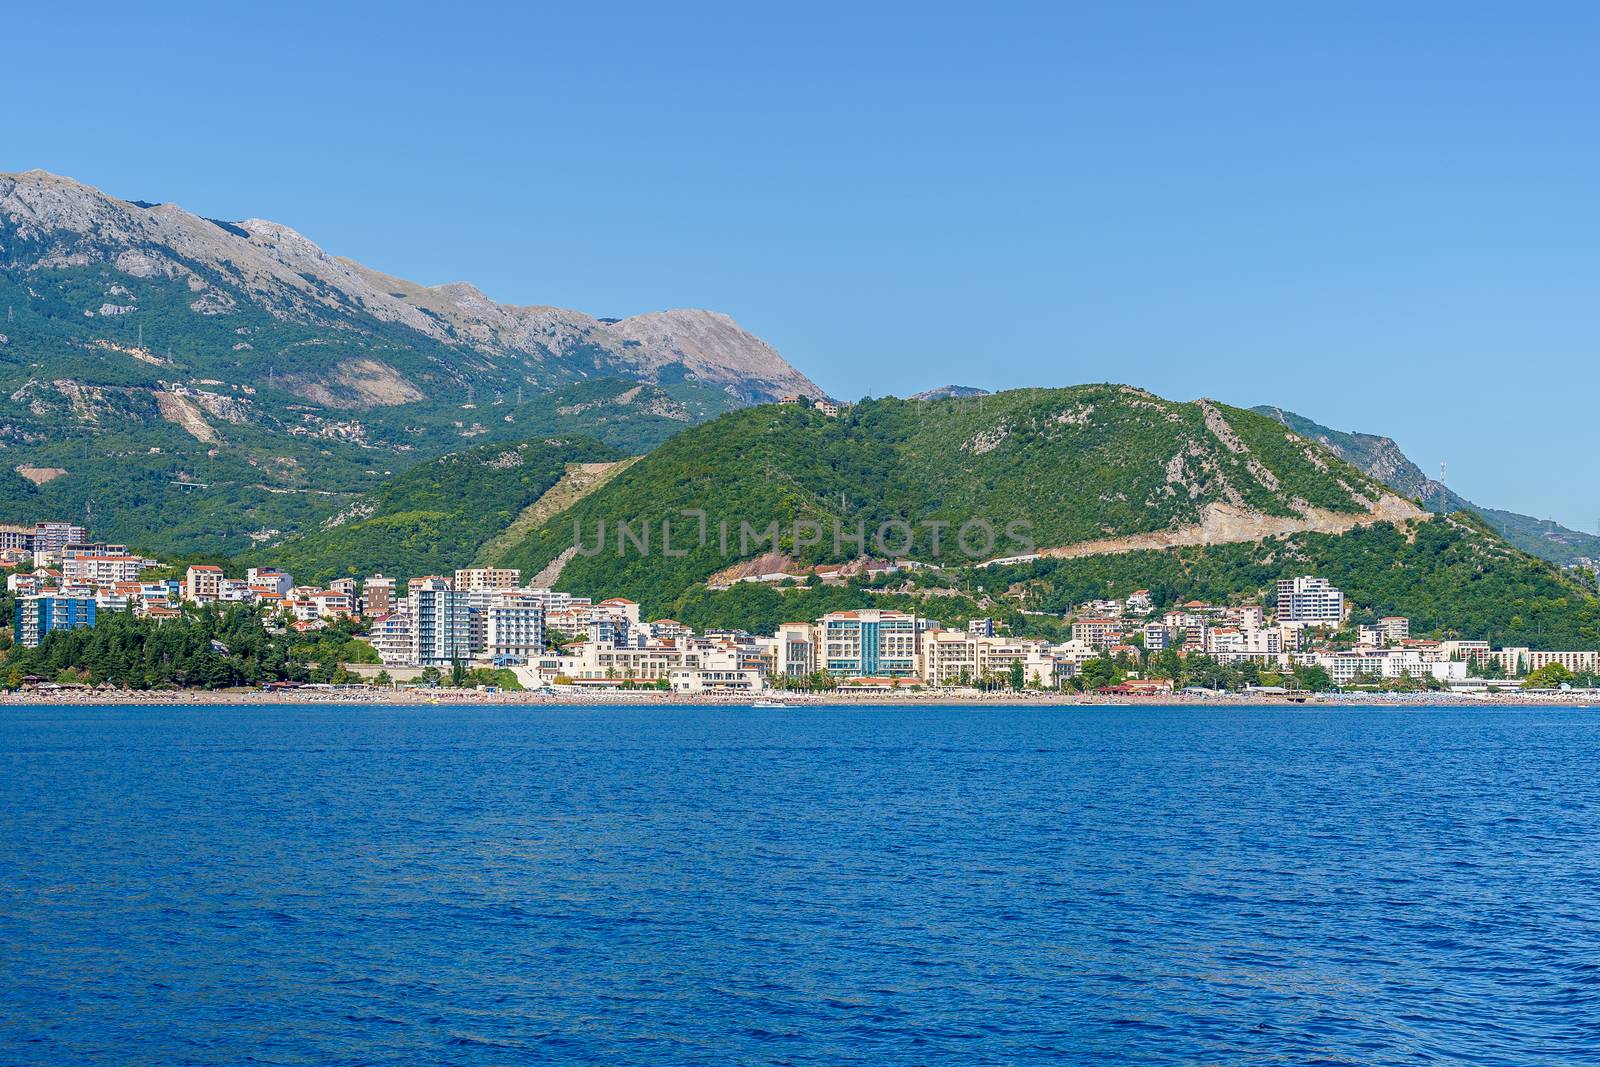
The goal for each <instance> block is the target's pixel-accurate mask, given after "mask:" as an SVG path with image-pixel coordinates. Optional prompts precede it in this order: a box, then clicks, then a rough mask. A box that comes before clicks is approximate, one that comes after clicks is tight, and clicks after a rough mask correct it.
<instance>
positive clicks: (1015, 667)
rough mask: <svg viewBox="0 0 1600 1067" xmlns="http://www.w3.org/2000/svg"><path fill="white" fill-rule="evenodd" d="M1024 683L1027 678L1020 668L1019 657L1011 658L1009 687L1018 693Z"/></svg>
mask: <svg viewBox="0 0 1600 1067" xmlns="http://www.w3.org/2000/svg"><path fill="white" fill-rule="evenodd" d="M1026 683H1027V679H1026V678H1025V677H1024V672H1023V668H1022V661H1021V660H1020V659H1014V660H1012V661H1011V688H1012V689H1013V690H1015V691H1016V692H1018V693H1020V692H1022V687H1023V686H1024V685H1025V684H1026Z"/></svg>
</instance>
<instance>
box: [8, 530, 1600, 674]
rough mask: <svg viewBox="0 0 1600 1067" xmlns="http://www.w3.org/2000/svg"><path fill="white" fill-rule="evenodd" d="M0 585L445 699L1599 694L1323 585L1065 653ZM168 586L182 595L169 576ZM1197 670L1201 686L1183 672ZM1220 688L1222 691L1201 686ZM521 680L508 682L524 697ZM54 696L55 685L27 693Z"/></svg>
mask: <svg viewBox="0 0 1600 1067" xmlns="http://www.w3.org/2000/svg"><path fill="white" fill-rule="evenodd" d="M0 568H3V569H4V573H5V575H6V578H5V588H6V592H7V594H8V596H9V597H10V598H12V599H13V600H14V601H15V608H14V611H13V616H12V627H11V629H12V636H13V640H14V642H15V644H16V645H17V646H20V647H21V648H24V649H27V648H36V647H38V646H39V645H40V644H41V643H42V642H44V641H46V640H47V639H48V637H49V636H50V635H51V634H52V633H56V632H59V631H71V630H78V629H84V628H90V627H93V626H95V624H96V622H97V620H99V619H103V618H104V617H105V616H106V615H107V614H109V613H116V612H128V613H131V615H133V616H134V617H137V618H142V619H146V620H151V621H153V622H157V623H159V622H162V621H166V620H174V619H179V618H182V617H183V616H184V613H185V612H189V611H194V610H196V609H202V608H204V607H205V606H207V605H216V606H219V607H226V606H228V605H248V606H251V607H252V608H253V609H254V610H256V611H257V612H258V613H259V615H260V617H261V618H262V619H263V620H264V621H265V622H266V624H267V625H268V626H269V628H273V629H276V630H278V631H279V632H283V633H288V634H291V635H313V634H315V633H316V632H318V631H321V630H323V629H325V628H330V627H334V628H341V632H342V633H347V634H351V635H357V637H356V639H357V640H358V641H359V642H361V643H362V644H364V645H366V646H368V649H366V650H364V651H368V654H367V655H364V656H363V657H361V659H364V660H366V661H367V662H352V663H349V664H344V665H341V666H342V667H343V668H344V670H343V671H342V673H341V678H342V679H343V680H344V682H345V684H357V685H363V684H372V683H374V682H376V683H379V684H385V685H424V686H431V685H437V684H439V683H440V682H441V681H442V680H443V679H445V678H446V675H447V672H455V673H456V676H457V677H458V678H459V677H461V673H460V672H462V670H463V669H464V668H470V669H475V670H488V671H494V672H497V675H496V676H497V677H499V678H501V679H504V680H505V681H506V682H507V683H508V684H510V679H515V683H514V684H515V686H516V687H520V688H524V689H537V690H545V691H550V690H556V691H560V690H566V691H581V690H589V691H603V690H619V689H629V690H632V689H651V690H658V691H668V692H672V693H678V694H685V695H690V696H696V695H758V694H763V693H768V692H771V691H775V690H830V691H838V692H853V693H862V694H870V693H895V692H905V691H956V690H967V691H978V692H983V691H1011V692H1016V691H1030V692H1050V691H1060V690H1071V691H1075V692H1084V691H1091V692H1099V693H1104V694H1111V695H1121V696H1159V695H1162V694H1170V693H1172V692H1173V691H1174V690H1175V689H1176V688H1181V687H1182V686H1181V685H1180V680H1181V679H1185V678H1187V679H1188V681H1189V682H1190V688H1200V689H1211V690H1215V689H1221V688H1242V689H1248V690H1251V691H1255V692H1262V693H1274V692H1280V693H1286V694H1287V693H1292V692H1295V691H1298V690H1302V689H1312V690H1323V689H1335V688H1337V689H1351V688H1363V687H1365V688H1383V689H1414V690H1420V689H1426V690H1432V691H1448V692H1452V693H1480V694H1481V693H1485V692H1491V691H1500V690H1505V689H1517V688H1536V687H1548V688H1552V689H1553V688H1558V687H1560V686H1570V685H1571V684H1572V683H1574V682H1577V683H1579V684H1582V682H1584V681H1588V680H1592V679H1593V678H1594V676H1595V675H1597V674H1600V652H1597V651H1595V650H1546V649H1534V648H1528V647H1510V648H1496V647H1492V646H1491V644H1490V642H1488V641H1483V640H1465V639H1459V638H1456V639H1439V638H1432V637H1420V636H1413V635H1412V633H1411V626H1410V620H1408V619H1406V618H1404V617H1397V616H1391V617H1384V618H1379V619H1377V620H1376V621H1375V622H1368V623H1360V624H1352V616H1353V614H1354V612H1353V606H1352V605H1351V604H1350V603H1349V601H1348V600H1347V598H1346V597H1345V595H1344V593H1343V592H1342V591H1341V590H1340V589H1338V588H1336V587H1335V586H1334V585H1333V584H1332V583H1331V582H1329V581H1328V580H1326V579H1324V578H1321V577H1317V576H1314V575H1300V576H1295V577H1292V578H1285V579H1283V580H1281V581H1279V582H1278V583H1277V586H1276V589H1275V595H1274V596H1272V597H1271V598H1270V599H1271V601H1272V602H1271V604H1270V605H1268V604H1261V603H1237V604H1214V603H1205V602H1202V601H1198V600H1192V601H1188V602H1183V603H1174V604H1167V605H1158V604H1157V603H1156V602H1155V600H1154V599H1153V598H1152V597H1151V594H1150V593H1149V591H1147V590H1137V591H1134V592H1133V593H1131V594H1130V595H1128V596H1127V597H1125V598H1121V599H1101V600H1094V601H1091V602H1088V603H1084V604H1081V605H1079V606H1078V607H1077V608H1076V609H1075V610H1073V611H1071V612H1069V613H1068V614H1067V615H1066V616H1065V617H1064V618H1063V619H1061V620H1059V621H1060V623H1061V626H1062V629H1063V632H1064V633H1070V636H1068V637H1067V638H1066V639H1065V640H1054V641H1052V640H1050V639H1047V638H1042V637H1037V636H1023V635H1017V634H1011V633H1008V632H1006V627H1005V626H1004V624H1003V623H1000V622H998V621H997V620H994V619H983V618H978V619H969V620H967V621H966V622H965V623H964V624H963V625H960V626H945V625H942V624H941V622H940V621H939V620H937V619H933V618H926V617H922V616H920V615H917V614H915V613H911V612H906V611H897V610H889V609H870V608H864V609H857V610H847V611H836V612H831V613H828V614H824V615H822V616H821V617H820V618H816V619H805V620H798V621H794V622H787V623H783V624H782V625H780V626H778V627H777V629H776V631H775V632H773V633H767V634H758V633H750V632H746V631H744V630H737V629H723V630H712V631H709V632H705V633H695V632H694V631H693V630H692V629H691V628H690V627H688V626H686V625H683V624H682V623H679V622H677V621H675V620H672V619H649V618H644V617H642V615H641V612H640V605H639V604H637V603H636V602H634V601H632V600H628V599H625V598H621V597H611V598H605V599H594V598H591V597H584V596H574V595H572V594H570V593H567V592H563V591H560V590H555V589H544V588H535V587H531V586H529V585H525V584H524V583H523V581H522V575H521V574H520V573H519V572H518V571H517V570H514V569H503V568H494V567H469V568H464V569H460V570H456V571H455V572H454V573H452V574H447V575H421V576H411V577H406V578H403V579H401V578H396V577H392V576H386V575H382V574H372V575H369V576H366V577H362V578H355V577H349V578H341V579H338V580H335V581H332V582H330V583H328V584H327V585H326V586H325V587H323V586H317V587H309V586H305V585H301V584H299V583H297V582H296V580H295V579H294V577H293V576H292V575H291V574H289V573H287V572H285V571H283V570H279V569H275V568H272V567H265V566H262V567H249V568H246V569H244V570H243V571H242V573H239V574H228V573H226V572H225V570H224V568H223V567H221V566H218V565H215V564H192V565H188V566H187V567H185V568H183V570H182V571H181V572H176V571H175V570H174V568H172V567H164V566H163V564H162V563H161V561H158V560H154V559H150V558H147V557H143V556H141V555H139V554H138V553H136V552H133V551H131V550H130V549H129V548H128V547H127V546H125V545H119V544H108V543H105V542H97V541H94V540H93V539H92V538H91V537H90V535H89V532H88V531H87V530H86V529H84V528H83V527H82V526H78V525H75V524H72V523H67V522H44V523H37V524H35V525H32V526H25V525H0ZM162 570H165V571H172V572H174V573H172V574H170V575H169V576H164V577H163V576H154V577H152V575H159V572H161V571H162ZM1185 668H1187V669H1185ZM1203 668H1210V669H1211V670H1210V671H1209V672H1208V671H1207V670H1206V669H1203ZM506 672H509V677H508V676H507V674H506ZM32 681H34V682H38V683H43V684H50V680H49V679H39V678H35V679H32Z"/></svg>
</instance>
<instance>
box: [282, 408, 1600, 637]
mask: <svg viewBox="0 0 1600 1067" xmlns="http://www.w3.org/2000/svg"><path fill="white" fill-rule="evenodd" d="M616 455H617V454H616V453H607V452H606V451H605V450H604V446H599V445H595V444H592V443H585V442H580V441H573V440H560V439H553V440H535V441H529V442H526V443H524V444H522V445H520V446H515V448H513V447H512V446H506V445H495V446H481V447H478V448H474V449H471V450H469V451H467V452H465V453H461V454H459V455H457V456H450V457H445V458H443V459H439V460H436V461H433V462H432V463H429V464H425V465H423V466H419V467H417V468H414V469H413V470H412V471H410V472H408V473H407V474H405V475H402V476H400V477H399V478H398V479H396V480H395V481H393V482H391V483H390V484H388V485H386V486H384V487H383V488H382V489H380V490H378V491H377V492H376V493H372V494H368V495H367V496H365V497H363V498H361V499H360V500H359V501H358V502H357V503H356V504H354V505H351V506H349V507H348V508H347V509H346V511H345V513H344V514H342V515H341V516H339V517H338V518H336V519H335V520H333V521H330V522H329V523H328V524H327V525H326V528H325V529H322V530H318V531H314V532H311V533H307V534H305V535H302V536H300V537H297V538H291V539H289V540H288V541H285V542H284V543H283V544H281V545H277V546H273V547H271V548H267V549H262V550H260V551H259V552H258V553H257V554H256V558H257V559H258V560H259V561H263V562H265V561H277V562H282V563H285V564H286V565H288V566H289V567H290V568H291V570H293V571H294V573H296V574H297V575H301V576H303V577H308V578H314V579H316V580H319V581H320V580H323V579H324V578H326V577H331V576H333V575H334V574H346V573H365V572H366V571H368V570H371V569H374V568H378V569H382V570H384V571H385V572H387V573H393V574H398V575H402V576H409V575H414V574H420V573H426V572H432V571H447V570H450V569H452V568H454V567H458V566H464V565H467V564H468V563H478V564H484V563H496V564H501V565H506V566H515V567H519V568H521V569H522V571H523V573H524V577H525V579H531V580H533V581H535V582H536V583H537V584H557V585H559V587H560V588H563V589H568V590H571V591H573V592H576V593H580V594H588V595H593V596H616V595H621V596H627V597H630V598H632V599H635V600H638V601H639V602H640V603H641V605H642V607H643V610H644V611H645V613H646V614H647V615H648V616H651V617H657V618H659V617H664V616H670V617H672V618H676V619H679V620H681V621H683V622H686V623H688V624H689V625H691V626H694V627H696V628H698V629H702V630H704V629H711V628H717V627H741V628H749V629H754V630H757V631H762V632H770V631H771V630H772V629H773V628H774V627H775V626H776V625H777V624H778V623H781V622H785V621H790V620H794V619H809V618H815V617H817V616H818V615H820V614H822V613H823V612H827V611H836V610H846V609H851V608H864V607H887V608H899V609H904V610H912V611H916V612H919V613H921V614H923V615H925V616H927V617H930V618H935V619H939V620H941V621H942V622H944V623H945V624H947V625H962V624H964V623H965V622H966V621H967V620H968V619H972V618H975V617H991V618H994V619H996V620H999V621H1002V622H1004V623H1005V624H1006V625H1007V626H1008V627H1009V628H1010V629H1011V630H1012V631H1013V632H1017V633H1036V634H1041V635H1051V636H1061V635H1062V634H1063V623H1062V621H1061V614H1062V613H1063V612H1065V611H1067V610H1069V609H1071V608H1073V607H1075V606H1077V605H1080V604H1082V603H1083V602H1085V601H1087V600H1090V599H1094V598H1096V597H1101V596H1106V595H1114V596H1126V595H1127V594H1129V593H1131V592H1133V591H1134V590H1135V589H1140V588H1144V589H1149V590H1150V591H1151V592H1152V594H1153V596H1154V598H1155V600H1156V602H1157V603H1158V604H1159V605H1162V606H1166V605H1170V604H1174V603H1177V602H1179V601H1182V600H1187V599H1189V598H1190V597H1201V598H1206V599H1211V600H1216V601H1225V602H1226V601H1231V602H1242V601H1253V602H1258V603H1264V602H1267V600H1268V598H1270V596H1271V594H1272V591H1273V586H1274V583H1275V582H1276V581H1277V580H1278V579H1279V578H1282V577H1290V576H1294V575H1298V574H1308V573H1312V574H1319V575H1322V576H1324V577H1327V578H1329V579H1331V580H1333V581H1334V583H1335V584H1337V585H1339V586H1340V587H1341V588H1343V589H1345V591H1346V592H1347V594H1348V595H1349V596H1350V598H1351V601H1352V603H1353V604H1354V605H1355V606H1356V616H1357V619H1358V620H1361V621H1366V620H1370V619H1373V618H1376V617H1378V616H1380V615H1386V614H1402V615H1407V616H1409V617H1410V618H1412V620H1413V623H1414V628H1415V632H1416V633H1417V634H1418V635H1437V636H1446V635H1455V636H1461V637H1471V638H1484V639H1493V640H1495V641H1499V642H1503V643H1505V644H1512V645H1515V644H1539V645H1542V646H1544V647H1564V648H1591V647H1595V646H1596V645H1600V606H1597V602H1596V600H1595V597H1594V595H1593V592H1592V591H1591V590H1590V589H1588V588H1587V587H1586V586H1584V585H1583V584H1581V583H1580V582H1579V581H1577V580H1576V579H1575V578H1574V576H1573V575H1571V574H1570V573H1564V572H1562V571H1561V570H1559V569H1558V568H1557V567H1555V566H1553V565H1552V564H1550V563H1548V562H1546V561H1543V560H1539V559H1536V558H1534V557H1532V556H1529V555H1527V554H1525V553H1523V552H1521V551H1520V550H1518V549H1517V548H1515V547H1513V546H1512V545H1509V544H1507V543H1506V541H1505V540H1504V539H1502V538H1501V537H1500V536H1499V535H1498V534H1497V533H1496V532H1495V531H1494V530H1493V529H1491V528H1490V527H1489V526H1487V525H1486V524H1484V523H1482V522H1480V521H1479V520H1478V519H1476V518H1474V517H1473V516H1471V515H1469V514H1463V513H1457V514H1454V515H1451V516H1448V517H1443V516H1438V517H1436V516H1432V515H1430V514H1429V513H1427V512H1425V511H1423V510H1422V509H1420V508H1418V507H1416V506H1415V505H1413V504H1411V503H1410V502H1408V501H1406V500H1403V499H1401V498H1400V497H1398V496H1396V495H1395V494H1394V493H1393V492H1391V491H1389V490H1388V489H1387V488H1386V487H1385V486H1383V485H1382V484H1381V483H1379V482H1377V481H1376V480H1375V479H1373V478H1371V477H1369V476H1367V475H1365V474H1363V473H1362V472H1361V471H1359V470H1357V469H1356V468H1355V467H1354V466H1352V465H1350V464H1348V463H1346V462H1345V461H1344V460H1342V459H1340V458H1339V457H1338V456H1336V455H1334V454H1333V453H1332V452H1330V451H1329V450H1327V449H1326V448H1325V447H1324V446H1322V445H1320V444H1318V443H1316V442H1315V441H1313V440H1311V439H1309V438H1306V437H1303V436H1301V435H1300V434H1298V433H1296V432H1294V431H1292V430H1289V429H1287V428H1286V427H1284V426H1283V425H1281V424H1280V423H1279V422H1278V421H1275V420H1274V419H1272V418H1269V417H1267V416H1265V415H1261V414H1258V413H1255V412H1250V411H1244V410H1240V409H1237V408H1231V407H1227V406H1226V405H1222V404H1218V403H1215V402H1213V401H1209V400H1200V401H1195V402H1193V403H1174V402H1171V401H1166V400H1162V399H1160V398H1159V397H1155V396H1152V395H1151V394H1149V393H1146V392H1143V391H1141V390H1138V389H1132V388H1129V387H1126V386H1115V385H1095V386H1081V387H1077V388H1073V389H1052V390H1042V389H1033V390H1017V391H1014V392H1006V393H998V394H994V395H988V396H983V397H974V398H965V399H942V400H938V401H931V402H930V401H912V400H898V399H894V398H886V399H882V400H865V401H863V402H861V403H860V404H856V405H852V406H851V407H849V408H848V409H846V410H845V411H844V412H843V413H842V414H841V415H839V416H837V417H830V416H827V415H825V414H823V413H821V412H819V411H815V410H812V409H809V408H805V407H802V406H799V405H766V406H761V407H754V408H748V409H744V410H740V411H735V412H731V413H728V414H726V415H723V416H721V417H720V418H718V419H716V420H715V421H712V422H709V423H706V424H704V425H700V426H696V427H693V428H690V429H686V430H684V431H683V432H682V433H680V434H678V435H676V436H675V437H673V438H671V439H670V440H668V441H666V442H665V443H663V444H662V445H660V446H659V447H658V448H656V449H655V450H654V451H653V452H650V453H648V454H647V455H644V456H642V457H637V458H629V459H617V458H615V457H616ZM511 471H514V472H515V473H507V472H511ZM836 521H837V523H838V524H839V525H838V535H839V536H840V542H839V544H838V545H837V546H836V545H835V544H834V538H835V527H834V523H835V522H836ZM897 522H898V523H904V524H905V526H904V527H902V528H896V526H895V524H896V523H897ZM1019 522H1023V523H1026V524H1027V526H1026V529H1018V528H1017V527H1015V526H1014V525H1013V524H1016V523H1019ZM602 523H603V524H604V533H603V536H602V533H601V524H602ZM664 523H665V524H666V526H665V532H666V534H667V538H666V540H665V541H664V540H663V529H664V527H663V524H664ZM621 524H626V525H625V526H623V525H621ZM808 524H814V525H808ZM935 524H943V525H937V526H936V525H935ZM880 529H882V530H886V531H888V540H889V541H890V542H892V543H893V544H894V547H893V548H879V547H878V546H876V545H875V544H874V543H873V542H874V541H875V540H876V537H877V534H878V532H879V531H880ZM985 529H987V530H989V531H992V532H993V534H994V541H993V542H992V543H990V542H988V540H987V538H986V537H985V536H984V530H985ZM969 534H970V535H973V536H971V539H970V543H968V542H967V541H965V540H964V538H965V537H966V536H967V535H969ZM1019 534H1020V535H1022V536H1023V539H1024V540H1025V542H1026V543H1025V544H1019V543H1016V541H1015V538H1016V536H1017V535H1019ZM857 537H859V538H861V542H860V543H856V542H855V540H854V539H855V538H857ZM906 538H909V539H910V541H911V544H912V551H911V553H910V556H911V558H913V559H915V560H917V561H919V563H921V564H925V565H928V564H932V565H931V566H919V567H915V568H912V569H909V570H905V571H900V572H898V573H879V572H878V570H877V569H874V568H872V567H871V562H872V559H871V558H872V557H874V556H877V557H880V558H881V557H882V556H884V555H899V554H901V553H902V551H903V549H902V545H903V543H904V540H905V539H906ZM741 542H745V543H741ZM1025 549H1026V550H1025ZM819 564H836V565H842V566H843V568H844V569H843V571H842V572H841V577H846V578H848V580H847V581H844V582H834V583H823V582H822V581H820V580H819V576H818V575H817V574H816V573H815V571H813V570H812V568H813V567H815V566H817V565H819ZM784 575H787V576H788V577H787V578H786V579H785V578H783V576H784ZM740 578H761V579H763V580H760V581H738V580H737V579H740Z"/></svg>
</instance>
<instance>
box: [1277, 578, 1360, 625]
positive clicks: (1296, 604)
mask: <svg viewBox="0 0 1600 1067" xmlns="http://www.w3.org/2000/svg"><path fill="white" fill-rule="evenodd" d="M1343 620H1344V594H1343V593H1341V592H1340V591H1339V590H1337V589H1335V588H1334V587H1333V585H1332V583H1330V582H1329V581H1328V580H1327V579H1326V578H1314V577H1311V576H1310V575H1307V576H1305V577H1302V578H1285V579H1283V580H1282V581H1280V582H1279V583H1278V621H1279V622H1309V623H1317V624H1322V625H1328V626H1337V625H1339V623H1340V622H1342V621H1343Z"/></svg>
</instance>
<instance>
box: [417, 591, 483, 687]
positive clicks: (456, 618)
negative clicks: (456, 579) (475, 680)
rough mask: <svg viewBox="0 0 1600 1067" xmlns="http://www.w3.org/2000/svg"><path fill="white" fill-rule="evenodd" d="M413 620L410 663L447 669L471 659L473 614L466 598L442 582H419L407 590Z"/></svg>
mask: <svg viewBox="0 0 1600 1067" xmlns="http://www.w3.org/2000/svg"><path fill="white" fill-rule="evenodd" d="M406 601H407V603H408V605H409V607H410V610H409V611H408V612H407V614H408V615H409V616H410V617H411V652H412V655H411V661H412V662H413V663H414V664H415V665H417V666H418V667H448V666H450V665H451V664H453V663H455V662H456V661H457V660H461V661H462V662H465V661H466V660H469V659H471V658H472V612H471V609H470V608H469V607H468V605H467V594H465V593H458V592H456V591H455V590H453V589H451V588H450V583H449V582H448V581H446V580H445V579H443V578H420V579H417V580H415V581H413V582H411V583H409V585H408V586H407V590H406Z"/></svg>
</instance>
